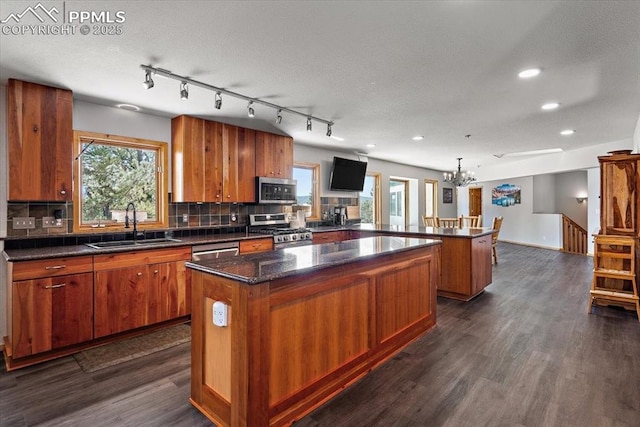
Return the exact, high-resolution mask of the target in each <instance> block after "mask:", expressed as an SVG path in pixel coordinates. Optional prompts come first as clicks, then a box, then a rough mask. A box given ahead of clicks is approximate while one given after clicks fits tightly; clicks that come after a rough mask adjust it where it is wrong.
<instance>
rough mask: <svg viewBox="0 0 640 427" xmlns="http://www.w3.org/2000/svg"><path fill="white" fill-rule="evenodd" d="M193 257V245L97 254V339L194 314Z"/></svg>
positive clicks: (95, 322) (95, 297)
mask: <svg viewBox="0 0 640 427" xmlns="http://www.w3.org/2000/svg"><path fill="white" fill-rule="evenodd" d="M190 259H191V250H190V248H188V247H187V248H185V249H181V250H176V249H159V250H154V251H144V252H136V251H133V252H125V253H117V254H112V255H96V256H95V258H94V287H95V292H94V304H93V305H94V326H93V328H94V337H95V338H100V337H104V336H107V335H112V334H116V333H119V332H123V331H128V330H131V329H135V328H139V327H142V326H147V325H151V324H154V323H158V322H163V321H165V320H169V319H172V318H175V317H180V316H186V315H188V314H189V310H190V301H189V296H190V295H189V294H190V290H189V287H188V286H187V273H186V268H185V262H186V261H188V260H190ZM159 261H163V262H159Z"/></svg>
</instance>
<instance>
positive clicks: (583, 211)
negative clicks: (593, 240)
mask: <svg viewBox="0 0 640 427" xmlns="http://www.w3.org/2000/svg"><path fill="white" fill-rule="evenodd" d="M555 196H556V212H557V213H562V214H565V215H566V216H568V217H569V218H571V219H572V220H573V221H575V222H576V223H577V224H578V225H580V226H581V227H582V228H584V229H585V230H589V229H588V224H587V210H588V209H587V203H586V201H585V202H583V203H578V202H577V200H576V198H577V197H578V196H584V197H587V196H588V192H587V171H573V172H566V173H559V174H556V191H555Z"/></svg>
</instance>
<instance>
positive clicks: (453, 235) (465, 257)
mask: <svg viewBox="0 0 640 427" xmlns="http://www.w3.org/2000/svg"><path fill="white" fill-rule="evenodd" d="M349 230H350V233H351V238H352V239H356V238H359V237H367V236H380V235H389V236H404V237H414V238H420V239H438V240H440V241H442V268H441V271H442V280H441V281H440V284H439V286H438V296H441V297H446V298H452V299H456V300H460V301H469V300H471V299H472V298H474V297H476V296H478V295H479V294H481V293H482V292H483V291H484V288H486V287H487V286H489V285H490V284H491V282H492V280H493V277H492V269H491V243H492V242H491V235H492V234H493V230H492V229H491V228H487V227H483V228H444V227H419V226H415V225H407V226H404V225H371V224H363V225H352V226H350V227H349Z"/></svg>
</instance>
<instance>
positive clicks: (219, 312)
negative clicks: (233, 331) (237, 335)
mask: <svg viewBox="0 0 640 427" xmlns="http://www.w3.org/2000/svg"><path fill="white" fill-rule="evenodd" d="M213 324H214V325H216V326H220V327H225V326H227V304H225V303H223V302H222V301H216V302H214V303H213Z"/></svg>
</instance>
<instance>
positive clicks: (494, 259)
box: [491, 216, 502, 264]
mask: <svg viewBox="0 0 640 427" xmlns="http://www.w3.org/2000/svg"><path fill="white" fill-rule="evenodd" d="M500 227H502V217H501V216H495V217H493V221H492V223H491V228H492V229H493V234H492V235H491V255H492V256H491V264H497V263H498V234H499V233H500Z"/></svg>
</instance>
